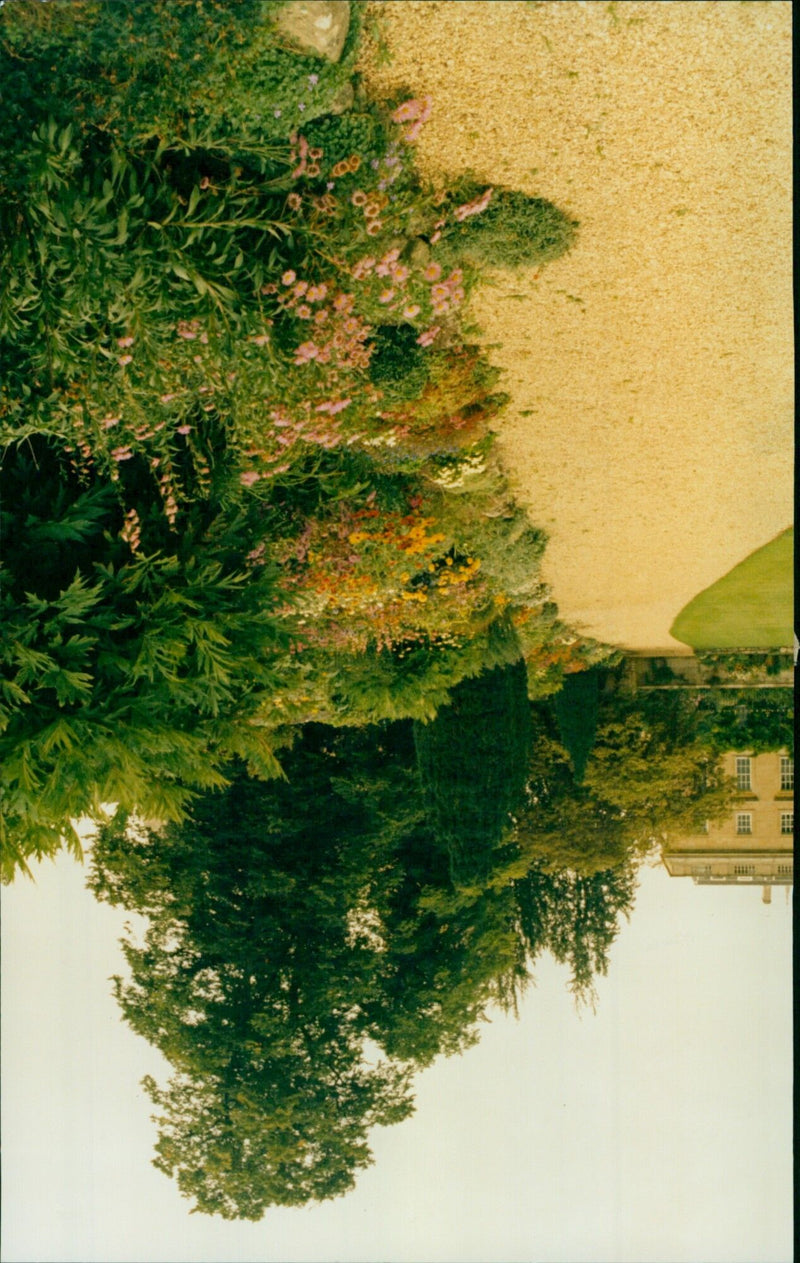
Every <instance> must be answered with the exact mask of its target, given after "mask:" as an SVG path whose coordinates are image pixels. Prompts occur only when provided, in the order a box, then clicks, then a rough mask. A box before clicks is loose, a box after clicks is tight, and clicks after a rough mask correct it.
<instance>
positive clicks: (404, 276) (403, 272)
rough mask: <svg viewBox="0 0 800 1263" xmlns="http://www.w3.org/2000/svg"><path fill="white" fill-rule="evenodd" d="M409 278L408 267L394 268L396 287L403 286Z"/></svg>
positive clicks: (393, 275)
mask: <svg viewBox="0 0 800 1263" xmlns="http://www.w3.org/2000/svg"><path fill="white" fill-rule="evenodd" d="M408 277H409V271H408V268H407V267H394V268H393V269H392V280H393V281H394V283H395V285H403V284H404V283H405V282H406V281H407V280H408Z"/></svg>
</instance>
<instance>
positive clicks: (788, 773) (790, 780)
mask: <svg viewBox="0 0 800 1263" xmlns="http://www.w3.org/2000/svg"><path fill="white" fill-rule="evenodd" d="M781 789H794V759H784V758H782V759H781Z"/></svg>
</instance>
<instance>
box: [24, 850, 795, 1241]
mask: <svg viewBox="0 0 800 1263" xmlns="http://www.w3.org/2000/svg"><path fill="white" fill-rule="evenodd" d="M124 921H125V916H124V914H118V913H117V912H116V911H115V910H113V909H110V908H108V907H107V906H105V905H100V904H97V903H95V901H94V900H93V899H92V897H91V896H90V895H89V894H88V892H87V891H85V889H84V888H83V873H82V870H81V869H80V867H79V866H78V865H77V864H76V863H75V862H74V861H73V860H71V859H70V858H68V857H63V858H61V859H60V860H59V861H58V862H57V863H56V864H52V863H48V864H46V865H45V866H44V867H43V868H42V869H41V870H40V872H39V874H38V876H37V882H36V884H35V885H34V884H33V883H31V882H26V881H23V880H22V879H18V880H17V882H16V883H15V884H14V886H12V887H10V888H8V889H6V890H4V892H3V997H2V1000H3V1101H2V1110H3V1113H2V1119H3V1150H4V1154H3V1157H4V1171H3V1176H4V1180H3V1249H2V1257H3V1259H4V1260H5V1263H22V1261H25V1263H28V1261H31V1263H33V1261H34V1260H36V1261H37V1263H38V1261H39V1260H41V1261H42V1263H46V1261H48V1260H52V1261H53V1263H70V1261H71V1260H76V1261H80V1263H150V1261H152V1263H195V1261H197V1263H201V1261H202V1263H205V1261H206V1260H207V1261H208V1263H217V1261H219V1263H227V1261H228V1260H230V1261H231V1263H249V1261H250V1260H253V1261H255V1260H258V1261H259V1263H271V1261H273V1260H276V1261H277V1260H280V1261H285V1263H294V1261H295V1260H308V1261H312V1260H313V1261H316V1263H333V1261H334V1260H337V1261H345V1263H348V1261H356V1260H364V1261H365V1263H367V1261H368V1263H382V1261H383V1260H398V1261H400V1260H408V1261H411V1260H420V1261H422V1260H446V1261H451V1263H462V1261H464V1263H466V1261H468V1260H483V1261H485V1263H492V1261H493V1260H497V1261H501V1260H502V1261H504V1263H506V1261H507V1263H512V1261H514V1260H518V1261H521V1263H533V1261H541V1263H559V1261H560V1260H564V1261H565V1263H581V1261H582V1260H586V1261H587V1263H602V1261H606V1263H611V1261H612V1260H613V1261H614V1263H616V1261H619V1263H623V1261H624V1260H631V1263H651V1261H652V1263H656V1261H661V1260H664V1261H669V1263H684V1261H686V1263H718V1261H719V1263H722V1260H725V1261H728V1260H741V1261H742V1263H772V1261H775V1263H788V1260H789V1259H790V1258H791V1239H792V1232H791V1227H792V1224H791V1142H792V1135H791V1113H792V1065H791V985H790V984H791V905H790V903H789V902H787V900H786V898H785V891H783V890H776V891H775V892H774V894H773V902H772V904H771V905H770V906H765V905H764V904H762V902H761V900H760V893H759V891H758V890H757V889H752V888H751V889H742V888H718V887H697V886H694V885H693V884H692V883H691V881H690V880H688V879H681V878H670V877H668V876H667V875H666V873H665V872H664V871H663V870H662V869H651V870H645V871H644V872H643V874H642V879H641V886H640V890H639V895H638V900H637V905H636V907H635V909H634V912H633V916H632V918H631V921H630V923H623V930H622V933H621V935H620V938H619V939H618V941H617V943H616V944H615V945H614V947H613V949H612V957H611V968H610V971H609V977H608V978H607V979H601V980H600V985H599V994H600V1002H599V1006H598V1012H597V1014H596V1016H593V1015H592V1014H591V1013H585V1014H584V1015H583V1016H582V1017H579V1016H577V1015H576V1013H575V1011H574V1009H573V1007H572V1002H571V1000H570V998H569V996H568V994H567V992H566V988H565V983H566V972H565V971H564V970H563V969H561V968H560V967H558V966H556V965H555V964H554V963H553V962H552V961H551V960H550V959H549V958H543V959H542V961H541V963H540V965H539V966H538V969H537V984H538V985H537V987H536V989H535V990H532V991H531V992H530V993H529V995H528V997H527V999H526V1001H525V1003H524V1006H523V1008H522V1012H521V1017H520V1020H519V1021H515V1020H514V1019H513V1018H506V1017H502V1016H498V1017H497V1018H496V1019H495V1020H494V1021H493V1022H492V1023H490V1024H488V1025H486V1027H485V1029H484V1034H483V1037H482V1040H481V1043H480V1045H479V1046H478V1047H477V1048H475V1049H473V1050H471V1051H470V1052H468V1053H466V1054H465V1055H464V1056H462V1057H459V1058H454V1059H450V1060H440V1061H439V1062H437V1063H436V1064H435V1065H434V1066H433V1067H432V1068H431V1069H430V1070H429V1071H427V1072H426V1073H424V1074H422V1075H421V1076H420V1077H419V1079H418V1086H417V1111H416V1114H415V1115H414V1117H413V1118H412V1119H410V1120H409V1121H408V1122H406V1123H402V1124H400V1125H398V1126H395V1127H393V1128H388V1129H378V1130H377V1131H376V1133H375V1134H374V1143H373V1147H374V1154H375V1164H374V1166H373V1167H371V1168H370V1169H369V1170H368V1171H367V1172H365V1173H364V1174H362V1176H361V1178H360V1179H359V1181H358V1184H357V1187H356V1189H355V1191H354V1192H353V1193H351V1194H350V1195H349V1196H347V1197H344V1198H340V1199H338V1200H336V1201H334V1202H330V1203H327V1204H324V1205H321V1206H313V1207H308V1208H304V1209H295V1210H279V1211H273V1212H268V1213H267V1216H266V1217H265V1219H264V1220H262V1222H261V1223H259V1224H247V1223H226V1222H224V1221H222V1220H219V1221H217V1220H212V1219H208V1218H206V1217H205V1216H200V1215H189V1214H188V1209H189V1203H188V1202H186V1201H184V1200H183V1199H182V1198H181V1197H180V1196H179V1195H178V1192H177V1189H176V1187H175V1185H174V1184H173V1183H172V1181H170V1180H169V1179H167V1177H165V1176H163V1175H161V1174H160V1173H159V1172H158V1171H156V1170H155V1169H154V1168H153V1167H152V1166H151V1165H150V1159H151V1157H152V1146H153V1142H154V1139H155V1129H154V1127H153V1125H152V1124H151V1123H150V1121H149V1111H150V1108H151V1107H150V1104H149V1101H148V1100H147V1098H146V1097H145V1096H144V1094H143V1092H142V1091H141V1089H140V1087H139V1080H140V1079H141V1077H142V1075H144V1074H146V1073H148V1072H149V1073H152V1074H154V1075H155V1077H156V1078H157V1079H158V1080H159V1081H161V1082H163V1081H164V1079H165V1078H166V1073H165V1072H166V1064H165V1063H164V1062H163V1061H162V1060H161V1058H160V1056H159V1054H157V1053H156V1052H155V1051H154V1050H152V1049H151V1048H150V1047H149V1045H147V1044H146V1043H145V1042H144V1041H143V1040H141V1039H139V1038H138V1037H137V1036H135V1035H133V1034H132V1033H131V1032H130V1031H129V1030H128V1028H127V1027H125V1026H124V1025H123V1024H122V1023H121V1021H120V1020H119V1018H118V1016H117V1008H116V1004H115V1001H114V1000H113V999H112V998H111V995H110V986H109V983H108V981H107V979H108V977H109V975H110V974H112V973H113V972H114V971H119V970H120V969H121V967H122V966H121V957H120V954H119V951H118V947H117V940H118V937H119V935H120V933H121V931H122V926H123V923H124Z"/></svg>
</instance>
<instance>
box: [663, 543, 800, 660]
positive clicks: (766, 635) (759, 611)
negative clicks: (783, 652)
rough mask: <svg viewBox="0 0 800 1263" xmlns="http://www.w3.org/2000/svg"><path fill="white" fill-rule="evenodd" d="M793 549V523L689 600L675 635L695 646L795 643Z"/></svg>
mask: <svg viewBox="0 0 800 1263" xmlns="http://www.w3.org/2000/svg"><path fill="white" fill-rule="evenodd" d="M793 552H794V530H793V529H792V528H791V527H790V528H789V530H787V531H783V532H782V534H780V535H778V536H777V538H775V539H773V540H772V541H771V542H770V543H769V544H765V545H764V547H763V548H759V549H757V550H756V552H754V553H751V554H750V556H749V557H745V559H744V561H741V562H739V565H738V566H734V568H733V570H729V571H728V573H727V574H726V575H723V577H722V578H721V579H718V580H717V582H716V583H712V585H711V587H710V588H706V589H705V590H704V591H703V592H701V593H699V595H698V596H696V597H694V599H693V600H691V601H690V602H689V604H688V605H686V606H684V608H683V609H682V610H681V612H680V614H679V615H678V617H677V618H676V619H675V622H674V623H673V625H672V627H671V629H670V630H671V633H672V635H673V636H674V637H675V639H676V640H682V641H683V642H684V644H687V645H691V646H692V648H693V649H781V648H786V647H787V646H789V645H791V644H792V580H793Z"/></svg>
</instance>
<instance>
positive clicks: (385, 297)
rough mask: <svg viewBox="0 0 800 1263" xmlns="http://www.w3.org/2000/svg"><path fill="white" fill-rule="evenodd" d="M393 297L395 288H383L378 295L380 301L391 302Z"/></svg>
mask: <svg viewBox="0 0 800 1263" xmlns="http://www.w3.org/2000/svg"><path fill="white" fill-rule="evenodd" d="M393 298H394V290H393V289H385V290H383V291H382V292H381V293H380V294H379V295H378V302H379V303H390V302H391V301H392V299H393Z"/></svg>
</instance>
